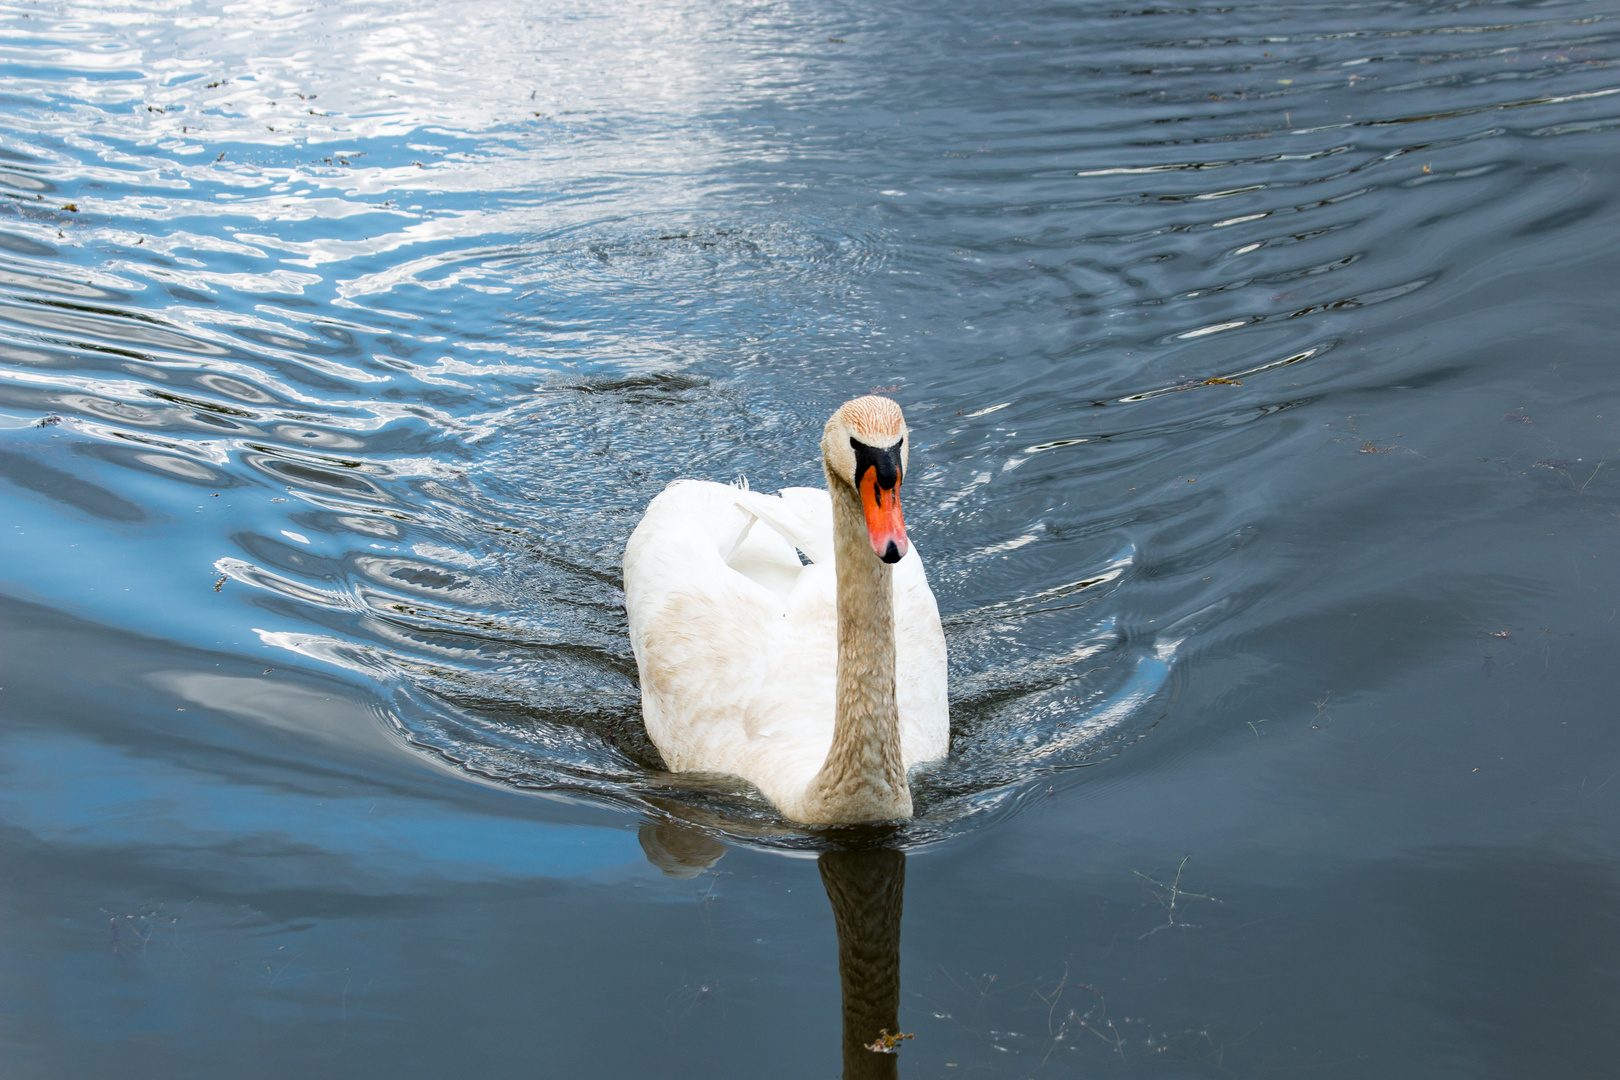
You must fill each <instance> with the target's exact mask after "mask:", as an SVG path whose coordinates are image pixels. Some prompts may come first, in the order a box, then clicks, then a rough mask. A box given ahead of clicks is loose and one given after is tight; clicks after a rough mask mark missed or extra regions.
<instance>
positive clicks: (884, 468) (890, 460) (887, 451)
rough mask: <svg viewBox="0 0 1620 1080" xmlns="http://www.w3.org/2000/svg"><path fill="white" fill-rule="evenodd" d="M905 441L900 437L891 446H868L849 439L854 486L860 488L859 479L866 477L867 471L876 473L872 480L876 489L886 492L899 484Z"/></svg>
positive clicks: (857, 440) (852, 438)
mask: <svg viewBox="0 0 1620 1080" xmlns="http://www.w3.org/2000/svg"><path fill="white" fill-rule="evenodd" d="M905 443H906V440H905V438H904V437H903V436H902V437H901V438H900V440H899V441H897V442H896V443H895V444H894V445H893V446H884V447H877V446H868V445H867V444H866V443H863V442H861V441H860V440H859V439H856V438H854V437H851V438H850V440H849V448H850V449H851V450H853V451H855V486H856V487H857V488H859V487H860V486H861V477H862V476H864V475H866V470H867V469H873V470H875V471H876V472H877V475H876V476H875V477H874V479H875V480H876V481H877V486H878V488H880V489H882V490H885V491H888V490H891V489H893V488H895V487H898V486H899V484H900V479H901V478H900V453H901V450H902V449H903V448H904V447H905Z"/></svg>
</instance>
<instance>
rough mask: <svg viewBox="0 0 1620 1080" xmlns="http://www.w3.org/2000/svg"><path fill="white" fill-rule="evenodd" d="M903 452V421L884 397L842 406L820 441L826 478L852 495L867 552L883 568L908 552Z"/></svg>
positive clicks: (898, 409) (890, 402)
mask: <svg viewBox="0 0 1620 1080" xmlns="http://www.w3.org/2000/svg"><path fill="white" fill-rule="evenodd" d="M908 449H909V447H908V446H907V440H906V418H905V416H904V415H903V414H902V413H901V412H900V406H899V405H896V404H895V403H894V402H893V401H891V400H890V399H888V398H886V397H877V396H867V397H858V398H856V399H855V400H854V401H846V402H844V404H842V405H840V406H839V407H838V411H837V412H835V413H833V414H832V416H831V418H829V419H828V421H827V427H826V429H825V430H824V431H823V432H822V436H821V454H822V457H823V458H824V459H825V460H826V463H827V475H828V477H829V478H836V479H838V480H842V481H843V482H844V483H846V484H848V485H849V486H850V488H851V489H852V490H853V491H854V492H855V493H856V495H857V497H858V498H859V499H860V503H861V510H862V512H863V513H864V514H865V515H866V529H867V532H868V533H870V534H871V538H872V551H873V552H874V553H875V554H876V555H877V557H878V558H880V559H882V560H883V561H884V562H886V563H896V562H899V561H900V560H901V559H903V558H904V557H905V554H906V551H907V550H908V549H909V548H910V546H911V543H910V541H908V540H907V539H906V522H905V519H904V518H903V517H901V515H900V483H901V481H902V480H904V479H905V475H906V459H907V451H908Z"/></svg>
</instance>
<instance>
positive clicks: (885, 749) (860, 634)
mask: <svg viewBox="0 0 1620 1080" xmlns="http://www.w3.org/2000/svg"><path fill="white" fill-rule="evenodd" d="M827 488H828V491H829V492H830V493H831V495H832V504H833V550H834V559H835V564H836V567H837V573H838V691H837V704H836V712H835V715H834V719H833V739H832V748H831V749H830V750H829V751H828V752H827V760H826V761H825V762H824V763H823V765H822V767H821V771H820V772H819V773H818V774H817V775H816V778H815V780H813V781H812V782H811V790H810V795H811V802H812V803H813V804H815V807H814V808H815V820H817V821H821V822H828V823H832V822H849V823H853V822H862V821H893V820H897V819H901V818H908V817H910V816H911V792H910V789H908V788H907V786H906V771H905V765H904V761H903V758H902V756H901V751H900V709H899V705H898V703H897V700H896V696H895V671H894V656H895V649H894V568H893V567H892V566H891V565H890V564H888V563H886V562H884V561H882V560H881V559H879V558H878V557H877V555H876V554H875V553H874V552H873V551H872V542H871V538H870V536H869V535H868V532H867V528H866V519H865V516H864V515H863V514H862V513H861V505H860V496H859V495H857V494H856V492H855V489H854V488H852V487H850V485H849V484H848V483H846V482H845V481H844V480H843V479H842V478H840V477H838V476H836V475H833V474H832V472H831V471H830V470H829V472H828V476H827Z"/></svg>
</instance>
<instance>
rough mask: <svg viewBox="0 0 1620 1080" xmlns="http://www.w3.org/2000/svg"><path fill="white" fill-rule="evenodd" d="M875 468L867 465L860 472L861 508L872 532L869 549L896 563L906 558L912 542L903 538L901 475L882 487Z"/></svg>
mask: <svg viewBox="0 0 1620 1080" xmlns="http://www.w3.org/2000/svg"><path fill="white" fill-rule="evenodd" d="M877 477H878V471H877V470H876V469H866V470H865V471H864V472H862V473H861V485H860V493H861V509H862V510H865V511H866V531H867V532H868V533H870V534H871V536H872V550H873V551H875V552H877V556H878V558H880V559H882V560H883V561H884V562H886V563H897V562H899V561H900V560H901V559H903V558H905V555H906V551H907V550H908V549H909V548H910V547H911V542H910V541H908V540H907V539H906V519H905V518H903V517H901V516H900V478H899V477H898V476H896V477H895V481H894V486H893V487H891V488H882V487H879V486H878V482H877Z"/></svg>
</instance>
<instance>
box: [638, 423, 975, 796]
mask: <svg viewBox="0 0 1620 1080" xmlns="http://www.w3.org/2000/svg"><path fill="white" fill-rule="evenodd" d="M859 402H882V403H883V405H885V406H888V407H890V408H891V409H892V413H893V416H894V417H896V418H897V417H898V416H899V407H898V406H895V405H894V404H893V403H892V402H889V401H888V400H887V399H880V398H861V399H856V402H851V403H849V404H848V405H846V406H845V407H844V409H845V410H848V409H850V408H851V406H854V405H856V404H857V403H859ZM843 411H844V410H840V412H841V413H842V412H843ZM888 415H889V410H888V409H884V410H882V416H883V417H888ZM838 419H839V414H834V420H833V421H829V422H828V432H829V434H828V435H827V437H826V438H824V440H823V441H824V450H826V445H825V444H826V443H827V442H828V441H829V440H831V441H832V442H833V443H834V445H833V447H832V451H833V452H831V453H828V454H826V457H827V459H828V465H827V472H828V485H829V488H828V490H819V489H816V488H787V489H785V490H783V491H782V492H781V494H780V495H766V494H763V493H760V492H753V491H748V490H746V489H744V488H738V487H732V486H729V485H725V484H716V483H708V482H704V481H698V480H677V481H676V482H675V483H673V484H671V485H670V486H669V487H668V488H666V489H665V490H664V491H663V493H662V494H660V495H659V496H658V497H657V498H655V499H654V500H653V501H652V503H651V504H650V505H649V506H648V508H647V512H646V515H645V516H644V517H643V518H642V520H641V523H640V524H639V525H638V526H637V527H636V530H635V532H634V533H633V534H632V535H631V537H630V541H629V544H628V546H627V547H626V550H625V558H624V585H625V607H626V609H627V611H628V613H629V623H630V640H631V645H632V647H633V648H634V650H635V654H636V663H637V667H638V669H639V672H640V676H641V693H642V715H643V717H644V718H645V722H646V725H647V732H648V734H649V735H650V736H651V738H652V740H653V742H654V744H655V745H657V747H658V748H659V750H660V752H661V753H662V754H663V756H664V760H665V762H666V764H667V765H668V766H669V767H670V769H672V770H674V771H676V772H708V773H727V774H731V775H735V776H740V777H742V778H743V779H745V780H748V781H750V782H752V783H753V784H754V785H755V786H756V787H757V788H758V789H759V790H760V792H761V793H762V794H763V795H764V796H765V797H766V798H768V799H769V800H770V801H771V802H772V803H774V804H775V805H776V807H777V808H778V809H779V810H781V811H782V813H783V814H785V815H786V816H787V817H789V818H791V819H793V820H795V821H801V822H809V823H836V822H856V821H880V820H891V819H894V818H903V817H909V816H910V814H911V798H910V792H909V789H908V788H907V786H906V780H905V775H906V772H907V771H908V770H909V769H910V768H911V767H912V766H913V765H915V764H917V763H919V762H924V761H930V760H933V759H935V758H939V757H942V756H944V754H945V752H946V750H947V748H948V743H949V727H950V720H949V707H948V703H947V698H946V657H945V637H944V633H943V631H942V629H941V626H940V620H939V608H938V605H937V604H936V603H935V601H934V594H933V592H932V590H930V589H929V587H928V579H927V577H926V575H925V574H924V572H923V564H922V560H921V558H920V557H919V556H918V554H917V552H916V550H915V548H913V547H911V546H910V543H909V541H908V540H907V538H906V537H905V534H904V527H903V522H900V518H899V502H898V492H899V476H900V471H901V470H902V468H903V466H902V465H901V460H902V459H903V456H904V447H903V445H901V444H899V443H895V444H893V445H886V444H885V445H879V446H878V449H877V451H874V452H876V453H882V452H889V451H892V454H891V456H892V457H893V458H894V468H893V470H892V471H893V473H894V477H893V485H892V500H891V501H892V504H893V505H892V517H891V518H885V517H883V516H882V515H883V514H884V513H888V512H889V511H888V510H886V509H885V508H884V507H883V506H882V505H878V508H877V509H876V510H871V511H868V512H867V513H866V519H867V521H866V523H864V524H863V522H862V521H861V518H860V516H858V515H860V514H861V512H862V511H861V509H860V505H861V504H860V502H859V500H860V498H861V495H860V493H859V492H858V491H857V490H856V487H855V485H854V484H852V483H850V482H848V479H846V478H845V477H842V476H841V475H840V472H841V471H843V470H842V469H841V467H842V466H843V465H844V464H845V462H843V461H842V460H841V457H849V456H850V455H849V454H843V455H841V456H840V454H839V453H838V452H839V451H841V450H842V449H843V447H844V445H845V444H846V443H848V440H849V439H850V438H853V439H854V440H855V441H854V442H853V443H848V445H853V446H856V448H857V449H856V451H855V456H856V457H857V458H860V457H861V455H862V453H863V451H864V449H865V448H866V444H865V443H864V442H862V441H861V440H862V435H863V434H865V432H864V431H863V430H861V429H859V428H856V429H854V430H855V434H854V435H853V436H846V435H845V434H844V431H845V429H846V428H848V427H850V426H851V425H849V424H847V423H846V424H839V425H835V423H834V421H837V420H838ZM877 426H878V427H880V428H882V430H879V431H877V432H876V434H875V435H873V436H871V438H872V441H873V442H874V443H876V444H883V443H884V440H885V439H886V438H892V437H893V436H894V431H893V428H894V426H895V425H893V424H890V425H888V427H887V428H883V426H882V425H877ZM835 427H836V428H837V430H836V431H835V430H834V429H835ZM899 428H900V431H901V435H900V436H899V438H901V439H903V437H904V436H903V430H904V428H903V421H900V423H899ZM896 447H898V449H896ZM834 458H840V460H833V459H834ZM865 459H871V460H876V459H873V458H872V453H866V454H865ZM850 464H852V465H858V464H859V462H858V461H857V462H852V463H850ZM880 464H881V462H880ZM878 471H880V470H874V469H870V468H869V469H868V470H866V471H865V472H864V473H863V474H861V475H862V478H864V483H865V487H866V488H867V489H869V490H871V491H872V492H873V496H872V498H871V499H869V500H868V501H869V502H873V503H874V505H877V504H881V502H882V494H883V491H884V490H887V489H882V488H881V487H880V486H879V485H878V484H877V483H876V482H875V481H874V479H873V478H874V476H875V475H876V473H877V472H878ZM879 479H881V478H879ZM840 502H841V503H842V504H843V505H842V507H840V505H839V504H840ZM840 511H842V512H840ZM874 515H876V516H874ZM873 521H877V524H875V525H874V524H872V522H873ZM868 525H870V526H871V527H870V529H869V528H868V527H867V526H868ZM891 525H893V526H894V528H897V529H898V532H897V533H896V532H894V529H891V528H890V526H891ZM886 529H888V530H889V531H885V530H886ZM880 543H882V544H883V545H885V546H884V553H883V554H882V555H880V554H879V553H878V550H877V549H878V548H879V546H880ZM798 552H803V553H804V556H805V557H806V558H807V559H808V560H809V562H808V563H805V562H803V561H802V560H801V559H800V557H799V555H798ZM902 552H903V553H902Z"/></svg>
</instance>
